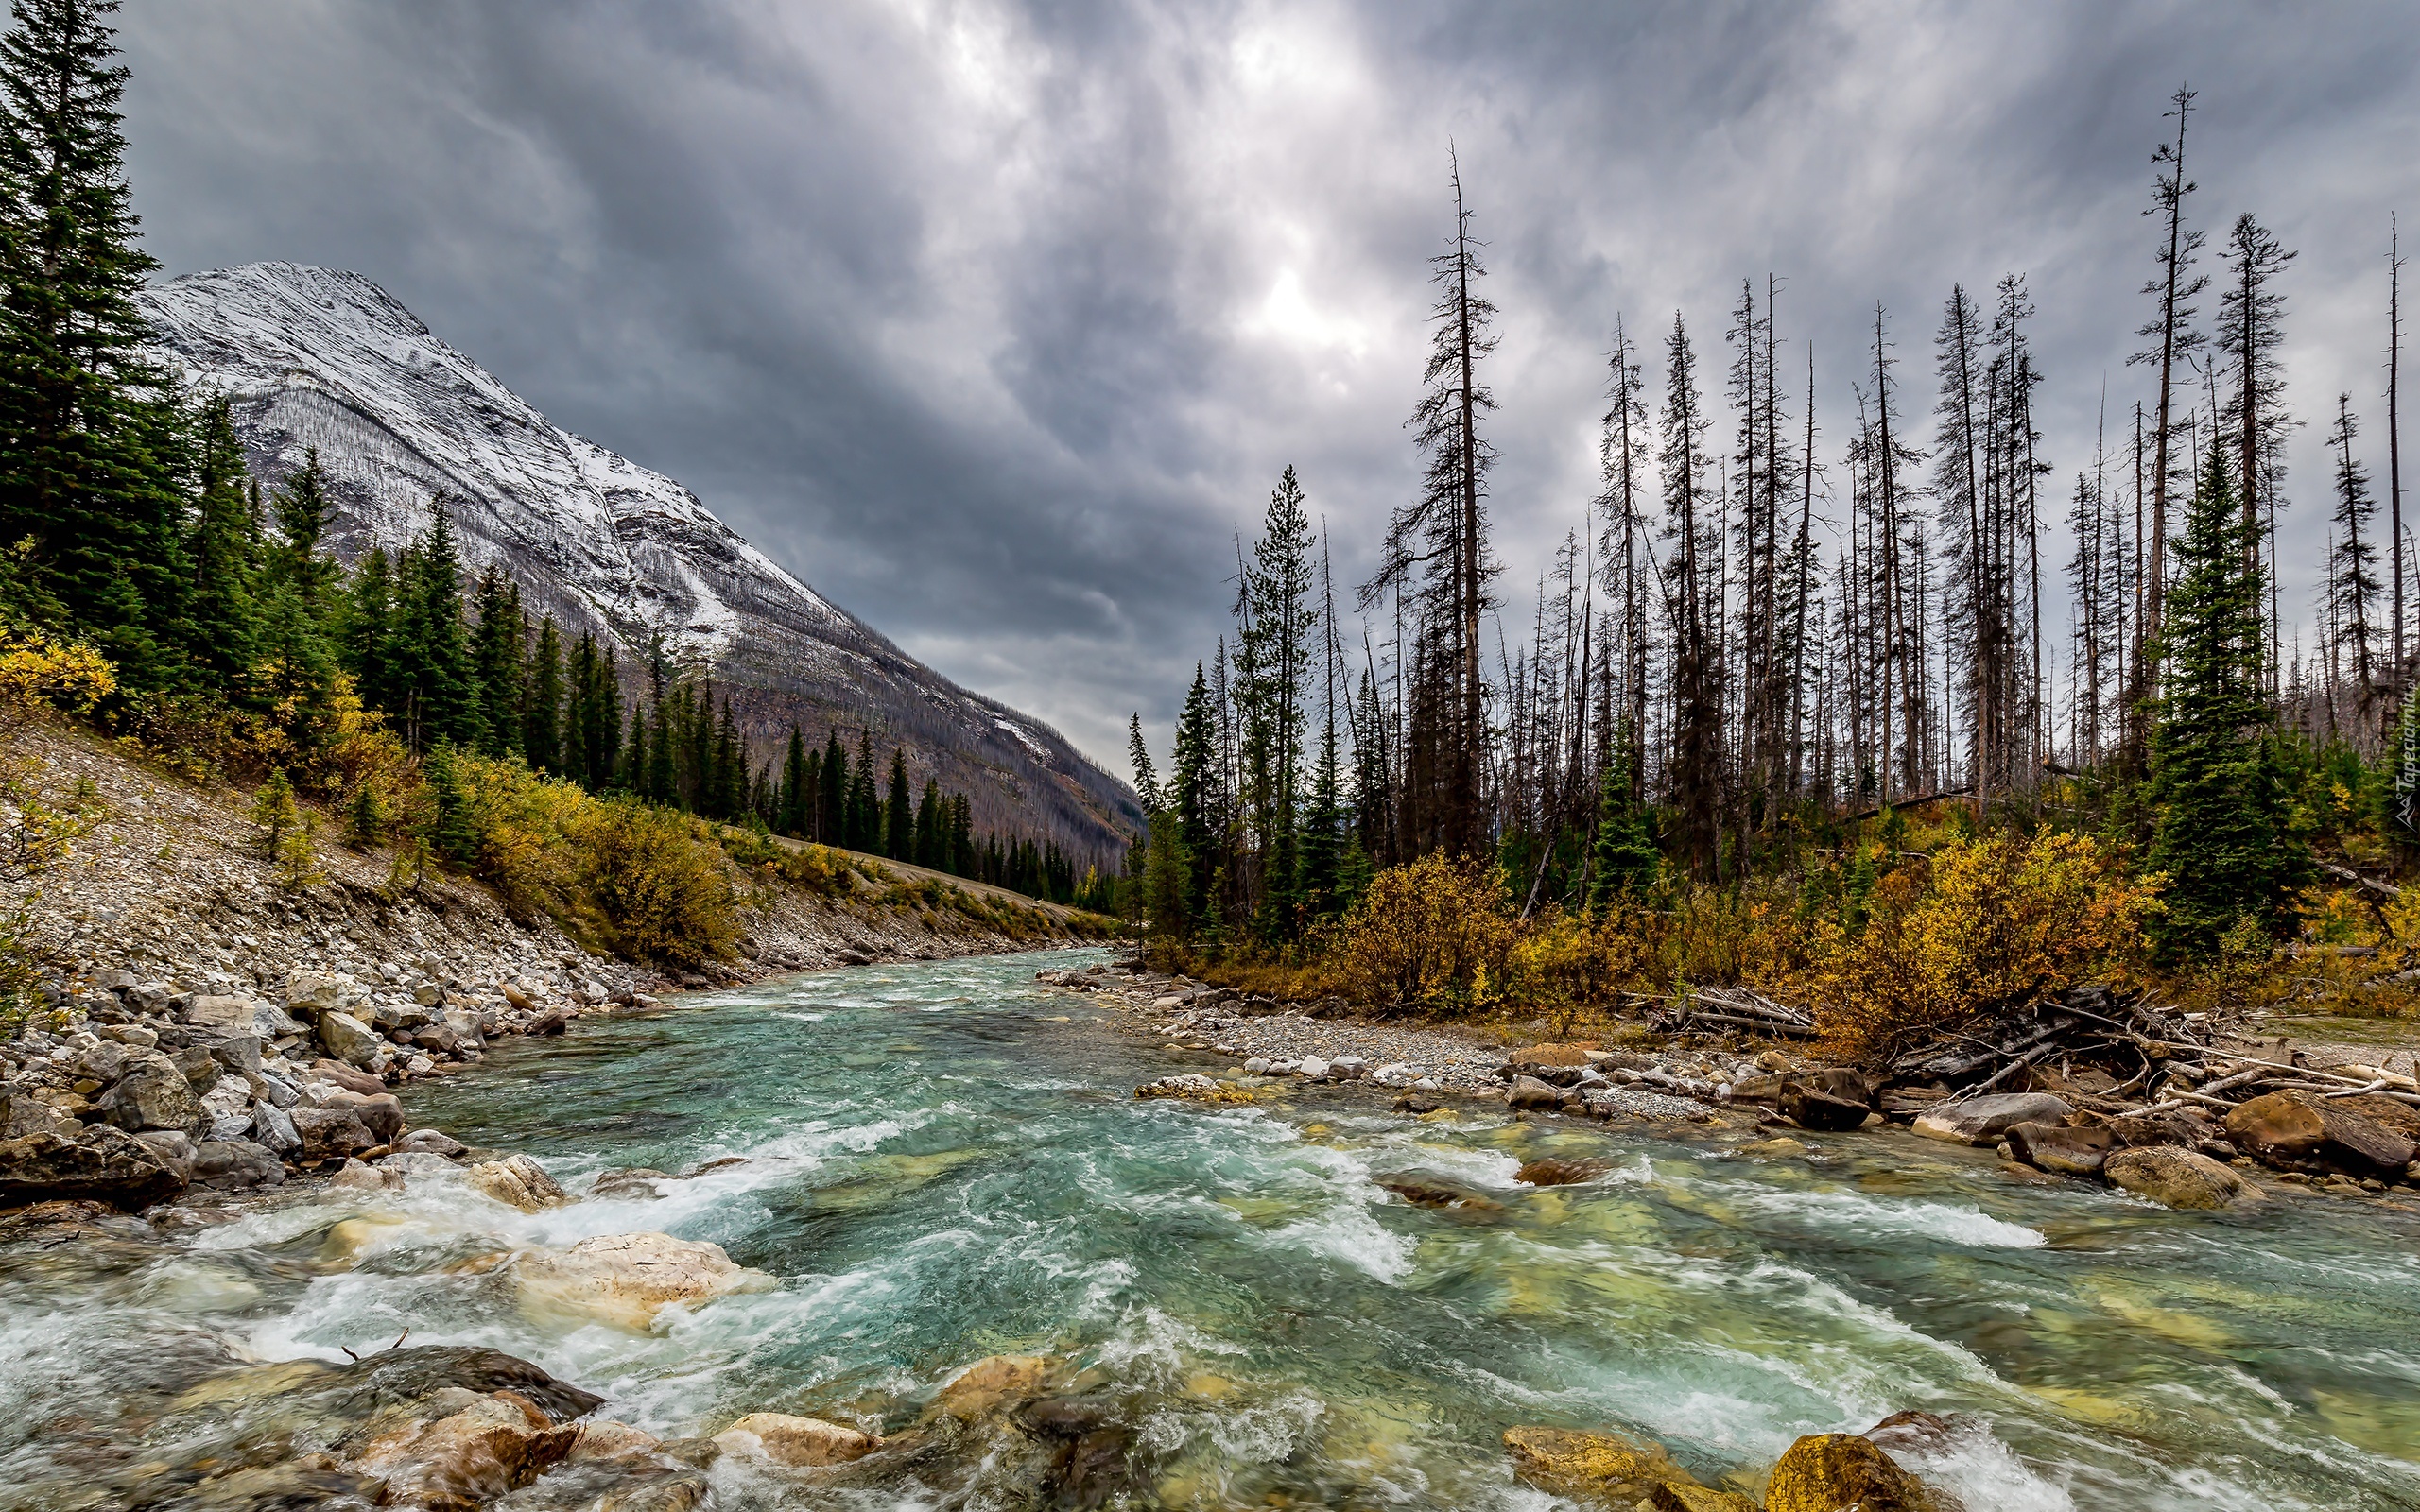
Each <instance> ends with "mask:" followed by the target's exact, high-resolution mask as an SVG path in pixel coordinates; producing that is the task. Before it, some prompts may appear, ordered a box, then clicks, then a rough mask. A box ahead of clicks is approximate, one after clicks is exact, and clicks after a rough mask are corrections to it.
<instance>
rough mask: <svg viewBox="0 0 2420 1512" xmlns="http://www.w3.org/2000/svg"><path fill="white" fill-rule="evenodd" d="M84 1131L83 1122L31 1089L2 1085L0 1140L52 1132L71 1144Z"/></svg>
mask: <svg viewBox="0 0 2420 1512" xmlns="http://www.w3.org/2000/svg"><path fill="white" fill-rule="evenodd" d="M83 1131H84V1125H81V1124H79V1123H78V1122H77V1121H76V1120H75V1119H74V1118H71V1117H70V1116H68V1115H67V1114H65V1113H62V1112H61V1111H60V1110H59V1109H58V1108H54V1107H52V1106H51V1105H50V1104H49V1103H47V1102H45V1101H43V1099H42V1098H39V1097H36V1096H35V1095H33V1091H32V1090H31V1089H30V1088H26V1087H10V1086H5V1085H0V1140H13V1139H23V1138H24V1137H25V1136H26V1135H28V1134H50V1135H55V1136H57V1137H58V1138H60V1139H62V1140H66V1141H69V1142H71V1143H72V1142H73V1141H75V1140H76V1139H77V1138H78V1136H79V1135H81V1134H82V1133H83Z"/></svg>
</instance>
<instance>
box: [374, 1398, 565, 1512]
mask: <svg viewBox="0 0 2420 1512" xmlns="http://www.w3.org/2000/svg"><path fill="white" fill-rule="evenodd" d="M465 1397H467V1398H469V1400H468V1401H467V1402H464V1403H462V1405H461V1406H460V1408H459V1410H458V1411H455V1412H453V1413H450V1414H448V1415H446V1416H445V1417H439V1418H437V1419H435V1420H434V1421H414V1422H411V1423H408V1424H406V1426H404V1427H401V1428H396V1429H392V1430H389V1432H387V1433H385V1434H382V1435H379V1436H378V1437H376V1438H374V1439H372V1440H371V1442H370V1443H369V1444H367V1445H365V1446H364V1447H363V1448H362V1450H361V1452H359V1453H358V1454H356V1455H355V1456H354V1458H353V1460H352V1468H353V1469H355V1470H358V1471H360V1472H362V1473H365V1474H369V1475H375V1476H378V1477H380V1478H381V1479H383V1480H384V1481H385V1482H386V1487H385V1489H384V1490H383V1491H381V1492H380V1494H379V1497H378V1500H379V1503H380V1504H381V1505H385V1506H406V1507H427V1508H442V1509H446V1512H452V1509H455V1508H463V1509H469V1508H474V1507H479V1506H484V1505H486V1504H487V1503H490V1502H493V1501H494V1500H495V1499H496V1498H498V1497H500V1496H503V1495H505V1494H506V1493H508V1492H510V1491H516V1490H519V1489H520V1488H521V1487H523V1486H527V1485H528V1484H529V1483H530V1482H532V1481H534V1480H536V1479H537V1478H538V1477H539V1476H541V1475H543V1474H544V1473H545V1472H546V1470H547V1469H550V1468H552V1467H553V1466H555V1465H557V1464H560V1463H561V1462H562V1460H563V1459H564V1458H565V1457H566V1456H567V1455H569V1454H570V1453H571V1450H572V1445H573V1444H575V1443H577V1442H578V1441H579V1429H578V1428H574V1427H562V1428H558V1427H556V1426H555V1425H554V1423H553V1422H552V1421H550V1420H549V1419H548V1418H547V1417H546V1415H545V1414H544V1412H542V1411H540V1410H539V1409H538V1407H537V1405H536V1404H535V1403H533V1402H531V1401H530V1400H528V1399H527V1398H526V1397H524V1396H522V1395H520V1394H519V1393H518V1392H513V1391H497V1392H492V1393H490V1394H489V1395H487V1396H484V1397H479V1396H472V1395H471V1394H470V1393H468V1392H466V1391H458V1392H440V1393H437V1394H436V1395H434V1396H432V1397H431V1398H430V1402H431V1404H432V1405H437V1406H452V1405H455V1403H456V1402H457V1401H458V1400H460V1399H461V1398H465Z"/></svg>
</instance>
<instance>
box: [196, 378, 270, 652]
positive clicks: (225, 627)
mask: <svg viewBox="0 0 2420 1512" xmlns="http://www.w3.org/2000/svg"><path fill="white" fill-rule="evenodd" d="M199 429H200V436H199V446H198V447H197V449H196V458H197V463H198V466H197V470H196V481H197V482H198V483H199V499H198V500H197V501H196V513H195V520H194V527H193V536H192V540H191V542H190V544H189V545H188V546H187V548H186V550H187V555H188V557H189V558H190V559H191V561H192V563H193V582H192V586H191V589H190V591H189V592H188V593H186V594H185V625H184V629H185V634H186V636H187V638H188V641H189V645H188V651H189V653H190V655H191V657H192V660H193V664H194V670H195V673H196V675H197V676H198V677H199V679H200V683H201V685H202V686H203V687H204V688H206V689H208V690H209V691H211V692H213V693H216V694H219V695H221V696H227V697H231V698H232V697H237V696H241V695H243V694H245V693H246V692H248V691H249V686H250V679H251V670H252V664H253V662H254V659H255V657H256V655H257V640H258V634H259V628H260V626H259V613H258V610H257V608H256V607H255V604H254V602H253V583H254V579H255V577H256V576H257V573H258V569H259V545H260V541H259V537H258V535H257V533H256V530H255V528H254V524H253V519H252V509H251V501H250V500H249V499H248V498H247V496H246V494H245V490H244V485H245V482H246V481H247V479H246V475H245V472H244V453H243V447H242V444H241V443H240V442H238V441H237V440H236V439H235V425H234V421H233V419H231V418H230V412H229V407H228V404H227V399H226V396H225V395H223V394H222V395H219V396H216V397H215V398H213V399H211V400H210V401H209V402H207V403H206V404H203V406H202V410H201V415H200V426H199Z"/></svg>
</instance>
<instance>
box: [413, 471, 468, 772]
mask: <svg viewBox="0 0 2420 1512" xmlns="http://www.w3.org/2000/svg"><path fill="white" fill-rule="evenodd" d="M429 513H430V524H429V530H428V534H427V535H426V536H425V537H423V538H422V540H421V541H419V542H418V543H417V544H416V545H415V547H414V548H413V549H412V550H411V551H409V552H407V553H406V557H405V560H406V563H407V564H408V571H407V572H406V581H405V582H403V583H402V584H400V585H398V586H399V589H400V593H399V597H400V599H401V605H400V608H401V610H402V613H401V615H400V616H399V619H400V623H399V625H398V626H397V635H396V664H397V670H398V672H399V674H400V675H401V681H402V682H403V692H404V695H405V707H404V710H403V711H402V713H403V715H404V726H405V730H406V741H407V742H408V743H409V744H410V745H411V746H412V747H414V748H416V749H424V748H426V747H427V746H428V745H429V743H430V742H432V741H435V740H441V739H442V740H447V741H451V742H452V743H453V744H454V745H455V746H457V747H462V748H470V747H475V746H476V745H477V743H478V741H479V739H480V737H481V735H482V733H483V732H484V730H485V725H486V720H485V718H484V711H482V710H481V709H480V707H479V699H478V687H477V675H476V671H475V668H474V666H473V664H472V661H471V645H470V638H469V636H468V635H467V634H465V633H464V630H463V627H462V560H461V555H460V552H459V551H458V548H457V547H456V544H455V540H454V522H453V518H452V516H451V514H450V512H449V511H448V510H447V508H446V507H445V500H444V499H443V498H442V497H440V498H439V499H437V500H436V501H434V502H433V503H432V504H431V505H430V507H429Z"/></svg>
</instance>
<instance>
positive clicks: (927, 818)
mask: <svg viewBox="0 0 2420 1512" xmlns="http://www.w3.org/2000/svg"><path fill="white" fill-rule="evenodd" d="M945 828H946V826H945V824H944V821H943V820H942V784H941V781H940V779H938V778H932V777H927V778H925V792H924V796H923V797H922V798H920V799H917V801H916V828H915V834H916V838H915V842H914V844H913V845H911V846H910V847H909V854H908V860H910V861H912V862H914V863H915V864H916V865H918V866H920V867H930V868H933V869H934V870H936V871H940V870H945V869H947V868H945V867H944V866H943V865H942V863H943V862H944V861H946V860H947V859H948V858H947V857H946V856H944V855H943V854H942V850H943V834H944V830H945Z"/></svg>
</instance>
